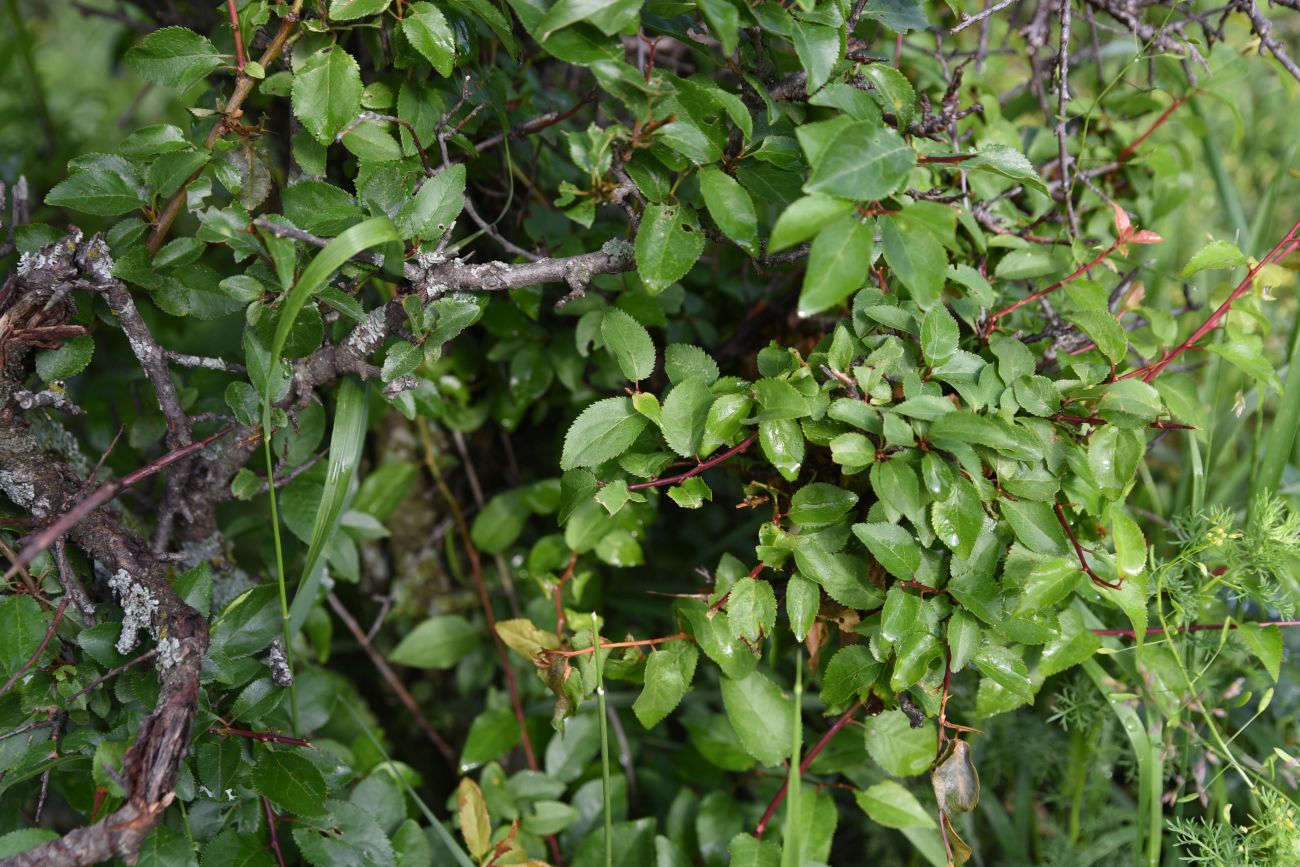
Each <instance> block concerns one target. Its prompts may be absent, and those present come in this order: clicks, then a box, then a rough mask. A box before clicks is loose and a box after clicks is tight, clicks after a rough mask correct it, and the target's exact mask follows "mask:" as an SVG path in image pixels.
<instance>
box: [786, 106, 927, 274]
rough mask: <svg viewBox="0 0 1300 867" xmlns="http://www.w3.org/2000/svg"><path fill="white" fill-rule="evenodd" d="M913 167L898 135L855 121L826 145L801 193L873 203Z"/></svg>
mask: <svg viewBox="0 0 1300 867" xmlns="http://www.w3.org/2000/svg"><path fill="white" fill-rule="evenodd" d="M915 165H916V151H914V150H913V149H912V147H911V145H909V144H908V143H907V142H905V141H903V139H902V138H900V137H899V135H898V133H896V132H894V131H893V130H890V129H885V128H883V127H878V126H875V125H873V124H870V123H865V122H855V123H851V124H848V125H847V126H846V127H845V128H844V129H843V130H841V131H840V132H839V134H837V135H836V136H835V137H834V138H833V139H831V141H830V142H829V143H828V144H827V145H826V148H825V149H824V150H823V151H822V153H821V154H820V158H819V159H818V160H816V161H815V163H814V165H813V170H812V175H811V176H810V177H809V179H808V183H807V184H805V185H804V190H805V191H806V192H809V193H826V194H827V195H832V196H839V197H841V198H845V199H857V200H859V201H877V200H879V199H883V198H884V197H885V196H888V195H889V194H890V193H892V192H894V190H896V189H898V187H899V185H900V184H902V183H903V181H904V180H905V179H906V178H907V174H908V172H910V171H911V170H912V168H913V167H914V166H915ZM945 267H946V266H945Z"/></svg>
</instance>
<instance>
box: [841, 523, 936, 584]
mask: <svg viewBox="0 0 1300 867" xmlns="http://www.w3.org/2000/svg"><path fill="white" fill-rule="evenodd" d="M853 534H854V535H855V536H857V537H858V538H859V539H861V540H862V544H864V545H866V546H867V550H868V551H870V552H871V556H872V557H874V558H875V559H876V562H877V563H879V564H880V565H881V566H884V567H885V570H886V571H888V572H889V574H890V575H893V576H894V577H895V578H899V579H902V580H904V581H911V580H912V579H913V577H914V576H915V575H916V570H917V569H919V568H920V567H921V546H920V545H919V544H917V541H916V539H915V538H914V537H913V536H912V534H911V533H909V532H907V531H906V530H904V529H903V528H902V527H900V526H898V525H897V524H884V523H880V524H854V525H853Z"/></svg>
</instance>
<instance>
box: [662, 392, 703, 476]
mask: <svg viewBox="0 0 1300 867" xmlns="http://www.w3.org/2000/svg"><path fill="white" fill-rule="evenodd" d="M712 403H713V393H712V392H710V391H709V387H708V386H707V385H706V384H705V382H704V380H703V379H700V378H699V377H694V376H692V377H690V378H688V379H683V380H682V381H681V382H679V383H677V384H676V385H674V386H673V388H672V391H670V392H668V396H667V397H666V398H664V406H663V414H662V422H661V427H662V428H663V432H664V440H665V441H667V443H668V447H669V448H671V449H672V450H673V451H675V452H677V454H679V455H681V456H682V457H685V458H689V457H691V456H692V455H694V454H696V453H697V452H699V450H700V442H701V440H702V439H703V438H704V426H705V423H706V422H707V421H708V417H709V406H710V404H712Z"/></svg>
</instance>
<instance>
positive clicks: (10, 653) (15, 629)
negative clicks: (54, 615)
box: [0, 596, 49, 678]
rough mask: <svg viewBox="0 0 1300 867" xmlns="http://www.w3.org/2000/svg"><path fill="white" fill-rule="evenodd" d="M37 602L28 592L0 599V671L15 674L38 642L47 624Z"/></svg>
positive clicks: (43, 635) (39, 642) (30, 656)
mask: <svg viewBox="0 0 1300 867" xmlns="http://www.w3.org/2000/svg"><path fill="white" fill-rule="evenodd" d="M48 620H49V618H47V617H46V616H45V615H44V614H43V613H42V612H41V607H40V605H39V604H38V603H37V602H36V600H35V599H33V598H32V597H30V596H9V597H8V598H5V599H0V635H4V637H5V638H4V641H0V671H3V672H4V673H5V676H6V678H7V677H8V676H11V675H13V674H16V673H17V672H18V670H19V669H20V668H22V666H23V665H24V664H25V663H26V662H27V660H29V659H31V658H32V656H33V655H34V654H35V653H36V650H37V648H39V647H40V646H41V641H42V640H43V639H44V638H45V632H46V630H47V629H48V628H49V623H48Z"/></svg>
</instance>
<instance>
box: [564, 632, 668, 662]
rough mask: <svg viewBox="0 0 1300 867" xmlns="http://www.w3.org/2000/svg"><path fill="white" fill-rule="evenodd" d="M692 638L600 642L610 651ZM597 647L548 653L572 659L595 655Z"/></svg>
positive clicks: (602, 647) (665, 637)
mask: <svg viewBox="0 0 1300 867" xmlns="http://www.w3.org/2000/svg"><path fill="white" fill-rule="evenodd" d="M691 640H692V639H691V637H690V636H689V635H687V634H686V633H685V632H678V633H676V634H675V635H665V636H663V637H662V638H643V639H642V640H640V641H602V642H600V649H601V650H609V649H610V648H611V647H649V646H651V645H654V644H667V643H668V642H670V641H691ZM595 651H596V645H594V644H593V645H592V646H591V647H583V648H581V649H579V650H549V651H546V652H547V653H553V654H555V655H556V656H564V657H568V658H572V657H575V656H586V655H587V654H588V653H595Z"/></svg>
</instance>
